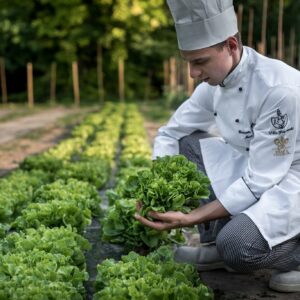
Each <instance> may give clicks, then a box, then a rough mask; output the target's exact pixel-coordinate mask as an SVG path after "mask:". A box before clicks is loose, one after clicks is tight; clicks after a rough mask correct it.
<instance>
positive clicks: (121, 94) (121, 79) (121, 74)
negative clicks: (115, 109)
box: [118, 58, 125, 102]
mask: <svg viewBox="0 0 300 300" xmlns="http://www.w3.org/2000/svg"><path fill="white" fill-rule="evenodd" d="M118 65H119V99H120V101H122V102H123V101H124V99H125V84H124V60H123V59H122V58H119V62H118Z"/></svg>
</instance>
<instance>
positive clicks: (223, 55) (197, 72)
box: [181, 37, 240, 86]
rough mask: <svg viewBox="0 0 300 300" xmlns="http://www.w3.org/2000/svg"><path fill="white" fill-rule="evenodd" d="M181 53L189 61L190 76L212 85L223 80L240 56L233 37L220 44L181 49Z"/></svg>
mask: <svg viewBox="0 0 300 300" xmlns="http://www.w3.org/2000/svg"><path fill="white" fill-rule="evenodd" d="M181 55H182V57H183V59H184V60H186V61H187V62H188V63H189V66H190V76H191V77H192V78H194V79H198V80H200V81H204V82H207V83H208V84H210V85H213V86H214V85H218V84H220V83H222V82H223V80H224V79H225V78H226V76H227V75H228V74H229V73H230V72H231V71H232V70H233V69H234V67H235V66H236V65H237V64H238V62H239V58H240V54H239V48H238V44H237V41H236V39H235V38H234V37H230V38H229V39H227V40H226V42H225V43H224V45H222V46H220V45H218V46H212V47H208V48H204V49H200V50H192V51H181Z"/></svg>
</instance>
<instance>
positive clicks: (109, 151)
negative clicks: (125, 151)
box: [82, 104, 125, 167]
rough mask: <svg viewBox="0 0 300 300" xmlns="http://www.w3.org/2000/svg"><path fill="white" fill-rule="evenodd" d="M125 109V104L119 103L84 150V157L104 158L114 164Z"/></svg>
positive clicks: (111, 164)
mask: <svg viewBox="0 0 300 300" xmlns="http://www.w3.org/2000/svg"><path fill="white" fill-rule="evenodd" d="M124 110H125V106H124V105H120V104H119V105H118V106H116V110H115V111H114V113H113V114H111V115H110V116H109V117H108V118H107V119H106V120H105V121H104V123H103V124H102V128H101V131H99V132H97V133H96V134H95V138H94V140H93V141H92V142H91V144H90V145H88V146H87V147H86V148H85V150H84V151H83V153H82V158H83V159H88V158H94V159H103V160H105V161H107V162H108V163H109V165H110V166H111V167H113V166H114V161H115V156H116V151H117V145H118V142H119V139H120V132H121V126H122V123H123V119H124V118H123V114H124Z"/></svg>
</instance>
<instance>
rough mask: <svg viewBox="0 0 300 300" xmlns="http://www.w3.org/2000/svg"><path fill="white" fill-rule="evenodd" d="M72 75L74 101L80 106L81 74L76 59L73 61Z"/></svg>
mask: <svg viewBox="0 0 300 300" xmlns="http://www.w3.org/2000/svg"><path fill="white" fill-rule="evenodd" d="M72 75H73V92H74V103H75V105H76V106H79V105H80V89H79V75H78V63H77V61H74V62H73V63H72Z"/></svg>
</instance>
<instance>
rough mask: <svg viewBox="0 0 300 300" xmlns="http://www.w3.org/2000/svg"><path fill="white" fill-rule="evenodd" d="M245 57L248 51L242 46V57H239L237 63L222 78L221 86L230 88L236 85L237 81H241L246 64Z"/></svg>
mask: <svg viewBox="0 0 300 300" xmlns="http://www.w3.org/2000/svg"><path fill="white" fill-rule="evenodd" d="M247 58H248V51H247V49H246V48H245V47H243V53H242V57H241V59H240V61H239V63H238V65H237V66H236V67H235V68H234V70H233V71H232V72H230V73H229V74H228V75H227V77H226V78H225V79H224V80H223V82H222V83H221V84H220V86H221V87H223V88H232V87H235V86H237V85H238V83H239V82H240V81H241V79H242V77H243V74H244V72H245V69H246V66H247V64H246V61H247Z"/></svg>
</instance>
